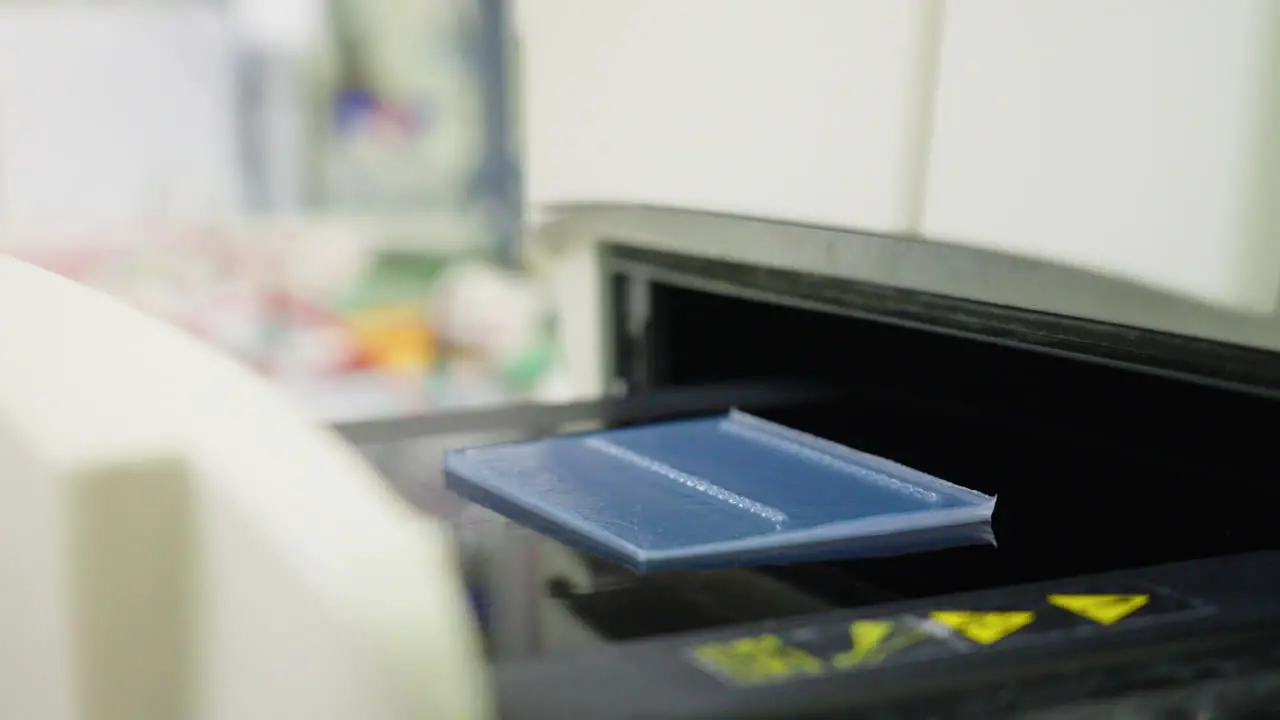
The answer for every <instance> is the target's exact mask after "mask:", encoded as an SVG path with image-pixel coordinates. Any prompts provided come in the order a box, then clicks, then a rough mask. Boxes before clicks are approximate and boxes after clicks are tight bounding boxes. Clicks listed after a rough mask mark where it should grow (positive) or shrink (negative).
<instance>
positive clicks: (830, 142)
mask: <svg viewBox="0 0 1280 720" xmlns="http://www.w3.org/2000/svg"><path fill="white" fill-rule="evenodd" d="M939 7H940V6H939V5H937V3H934V2H928V1H927V0H788V1H787V2H782V1H781V0H693V1H691V0H525V2H524V3H523V4H522V5H521V6H519V7H518V8H517V12H518V17H517V22H518V27H519V32H520V35H521V47H522V61H521V64H522V71H523V72H522V75H523V78H522V84H523V87H524V99H523V109H524V113H525V117H524V123H525V139H524V144H525V150H526V182H527V192H528V200H529V204H530V206H531V209H533V210H534V212H537V210H538V208H539V207H544V206H546V205H547V204H553V203H559V202H577V201H606V202H628V203H649V204H661V205H669V206H677V207H688V208H697V209H702V210H713V211H722V212H733V213H741V214H748V215H753V216H761V217H772V218H783V219H786V220H792V221H799V222H811V223H817V224H829V225H840V226H846V227H855V228H860V229H864V230H875V231H890V232H901V231H904V230H909V229H910V227H911V225H912V224H913V221H912V218H913V217H914V216H915V214H916V213H917V212H918V205H917V204H916V203H915V202H914V199H916V198H918V197H919V192H920V184H921V171H922V164H923V156H922V155H921V151H922V149H923V144H922V142H921V138H922V137H923V135H924V133H926V132H927V127H926V122H925V120H926V115H925V114H924V113H923V112H922V107H923V105H924V103H925V101H926V99H927V97H928V94H929V87H930V85H929V83H928V82H927V81H926V78H927V76H928V70H929V68H931V67H932V63H931V62H930V60H931V55H930V48H931V47H932V40H934V39H936V38H934V36H933V35H931V32H932V31H933V30H935V29H936V26H935V24H934V22H933V21H934V20H936V10H937V9H938V8H939ZM931 10H932V11H934V13H933V14H931Z"/></svg>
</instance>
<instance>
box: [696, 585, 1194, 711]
mask: <svg viewBox="0 0 1280 720" xmlns="http://www.w3.org/2000/svg"><path fill="white" fill-rule="evenodd" d="M1101 582H1102V581H1099V583H1101ZM1061 590H1062V592H1047V593H1031V592H1026V593H1024V592H1023V591H1020V590H1019V591H1012V592H1008V593H998V594H996V593H991V594H989V595H990V596H991V597H992V599H993V600H994V601H995V602H998V603H999V605H996V604H994V602H992V603H982V602H979V601H974V602H971V603H970V602H966V603H957V604H956V605H955V606H943V607H937V608H936V609H929V610H927V611H926V612H920V613H910V614H904V615H899V616H895V617H881V618H858V619H854V620H849V621H843V622H841V621H834V622H833V621H825V622H821V623H814V624H812V625H800V626H793V627H789V628H787V629H782V630H778V631H776V632H770V633H762V634H757V635H748V636H745V637H742V636H740V637H733V638H730V639H726V640H717V641H712V642H704V643H702V644H699V645H696V646H694V647H692V648H689V649H688V651H687V656H688V657H689V659H690V660H691V661H693V662H694V664H696V665H697V666H699V667H700V668H702V669H703V670H705V671H707V672H709V673H711V674H713V675H715V676H717V677H719V678H721V679H722V680H724V681H726V682H728V683H730V684H734V685H744V686H757V685H769V684H776V683H782V682H788V681H791V680H797V679H801V678H805V677H820V676H825V675H830V674H833V673H843V672H852V671H861V670H867V669H870V668H874V667H882V666H886V665H896V664H900V663H906V662H920V661H927V660H931V659H936V658H940V657H947V656H953V655H956V654H958V653H968V652H982V651H984V650H986V649H988V648H1000V647H1005V646H1008V645H1010V644H1025V643H1032V644H1042V645H1043V644H1053V643H1057V642H1059V641H1067V640H1070V639H1073V638H1078V637H1085V636H1089V635H1093V634H1097V633H1100V632H1112V631H1116V630H1123V629H1126V628H1133V629H1136V628H1139V627H1142V626H1143V625H1151V624H1156V623H1166V622H1178V621H1181V620H1189V619H1193V618H1196V617H1201V616H1205V615H1209V614H1212V613H1213V612H1214V609H1213V608H1212V607H1210V606H1207V605H1205V604H1204V603H1201V602H1198V601H1196V600H1192V599H1189V598H1185V597H1182V596H1180V595H1177V594H1175V593H1173V592H1170V591H1168V590H1165V589H1163V588H1158V587H1143V586H1139V585H1130V586H1128V587H1116V586H1114V585H1112V586H1104V585H1101V584H1099V585H1097V586H1094V585H1091V584H1079V583H1070V584H1067V585H1066V586H1065V587H1062V588H1061ZM1015 602H1016V604H1014V603H1015Z"/></svg>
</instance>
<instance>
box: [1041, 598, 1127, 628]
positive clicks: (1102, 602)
mask: <svg viewBox="0 0 1280 720" xmlns="http://www.w3.org/2000/svg"><path fill="white" fill-rule="evenodd" d="M1049 604H1051V605H1053V606H1055V607H1059V608H1062V609H1063V610H1066V611H1067V612H1070V613H1075V614H1076V615H1079V616H1080V617H1082V618H1087V619H1089V620H1092V621H1094V622H1096V623H1098V624H1099V625H1112V624H1114V623H1117V622H1119V621H1121V620H1123V619H1125V618H1127V617H1129V616H1130V615H1132V614H1134V613H1136V612H1138V611H1139V610H1141V609H1142V608H1144V607H1146V606H1147V605H1150V604H1151V596H1150V595H1149V594H1146V593H1143V594H1141V595H1050V596H1049Z"/></svg>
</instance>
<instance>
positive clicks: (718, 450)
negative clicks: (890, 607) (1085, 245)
mask: <svg viewBox="0 0 1280 720" xmlns="http://www.w3.org/2000/svg"><path fill="white" fill-rule="evenodd" d="M445 472H446V477H447V479H448V480H447V482H448V487H449V489H451V490H452V491H453V492H455V493H457V494H459V495H461V496H463V497H465V498H468V499H470V500H472V501H473V502H476V503H478V504H480V505H483V506H485V507H487V508H489V509H491V510H494V511H495V512H497V513H499V514H501V515H505V516H506V517H508V518H510V519H511V520H513V521H514V522H516V523H518V524H520V525H524V526H527V527H530V528H533V529H535V530H538V531H539V532H542V533H544V534H546V535H548V536H551V537H554V538H556V539H557V540H560V541H562V542H564V543H566V544H568V545H571V546H574V547H577V548H580V549H582V550H585V551H587V552H590V553H593V554H596V555H600V556H603V557H605V558H608V559H610V560H613V561H614V562H617V563H620V564H622V565H625V566H627V567H629V568H631V569H632V570H635V571H636V572H650V571H654V570H674V569H692V568H722V567H737V566H742V565H760V564H789V563H801V562H814V561H819V560H831V559H837V558H851V557H883V556H889V555H900V554H905V553H910V552H920V551H924V550H934V549H941V548H947V547H957V546H962V545H980V544H994V542H995V540H994V536H993V534H992V531H991V514H992V511H993V510H994V509H995V498H993V497H990V496H988V495H983V494H982V493H979V492H976V491H974V490H969V489H967V488H963V487H960V486H958V485H954V484H952V483H949V482H947V481H945V480H941V479H939V478H936V477H933V476H931V475H927V474H925V473H922V472H919V471H917V470H913V469H911V468H909V467H906V466H904V465H899V464H898V463H895V462H891V461H889V460H886V459H884V458H880V457H876V456H874V455H868V454H866V453H863V452H859V451H857V450H853V449H851V448H848V447H845V446H843V445H839V444H836V443H833V442H830V441H828V440H823V439H822V438H818V437H815V436H812V435H808V434H805V433H802V432H799V431H797V430H793V429H791V428H787V427H783V426H781V425H777V424H775V423H771V422H768V421H766V420H762V419H760V418H757V417H753V416H751V415H747V414H746V413H742V412H737V411H733V412H730V413H729V414H728V415H724V416H718V417H713V418H705V419H699V420H686V421H680V422H672V423H662V424H655V425H646V426H640V427H632V428H623V429H619V430H607V431H603V432H596V433H587V434H583V435H572V436H564V437H553V438H548V439H543V440H536V441H532V442H521V443H513V444H509V445H495V446H492V447H481V448H472V449H468V450H460V451H454V452H450V453H448V454H447V455H446V456H445Z"/></svg>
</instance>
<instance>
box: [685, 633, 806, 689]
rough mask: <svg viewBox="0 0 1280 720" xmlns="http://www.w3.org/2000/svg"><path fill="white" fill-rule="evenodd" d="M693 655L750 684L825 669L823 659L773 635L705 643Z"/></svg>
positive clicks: (733, 677) (735, 678)
mask: <svg viewBox="0 0 1280 720" xmlns="http://www.w3.org/2000/svg"><path fill="white" fill-rule="evenodd" d="M694 654H695V656H696V657H697V658H698V660H700V661H701V662H702V663H703V664H704V665H706V666H708V667H710V668H713V669H715V670H716V671H718V672H720V673H722V674H723V675H726V676H728V677H729V678H731V679H733V680H736V681H737V682H740V683H743V684H748V685H759V684H763V683H771V682H781V681H783V680H790V679H791V678H793V677H796V676H798V675H799V676H803V675H819V674H821V673H822V670H823V664H822V661H821V660H819V659H818V658H816V657H814V656H813V655H810V654H809V653H807V652H805V651H804V650H801V649H800V648H798V647H795V646H793V645H788V644H787V643H785V642H783V640H782V638H780V637H778V636H777V635H772V634H770V635H760V636H758V637H750V638H741V639H738V640H733V641H730V642H725V643H711V644H707V645H702V646H699V647H698V648H695V650H694Z"/></svg>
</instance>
